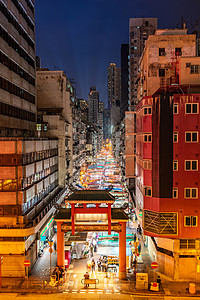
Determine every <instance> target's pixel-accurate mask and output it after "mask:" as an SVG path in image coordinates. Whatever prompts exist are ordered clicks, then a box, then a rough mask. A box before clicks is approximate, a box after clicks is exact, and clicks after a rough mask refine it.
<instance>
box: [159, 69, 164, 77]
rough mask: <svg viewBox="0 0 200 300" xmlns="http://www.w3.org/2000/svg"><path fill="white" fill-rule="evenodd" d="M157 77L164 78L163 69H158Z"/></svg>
mask: <svg viewBox="0 0 200 300" xmlns="http://www.w3.org/2000/svg"><path fill="white" fill-rule="evenodd" d="M159 77H165V69H159Z"/></svg>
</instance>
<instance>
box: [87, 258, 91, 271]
mask: <svg viewBox="0 0 200 300" xmlns="http://www.w3.org/2000/svg"><path fill="white" fill-rule="evenodd" d="M87 269H88V271H90V270H91V261H90V260H89V259H88V261H87Z"/></svg>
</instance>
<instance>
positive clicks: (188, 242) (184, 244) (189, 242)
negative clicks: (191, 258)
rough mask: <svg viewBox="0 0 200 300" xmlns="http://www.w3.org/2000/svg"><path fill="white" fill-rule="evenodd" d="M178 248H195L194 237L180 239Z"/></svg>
mask: <svg viewBox="0 0 200 300" xmlns="http://www.w3.org/2000/svg"><path fill="white" fill-rule="evenodd" d="M180 249H195V239H180Z"/></svg>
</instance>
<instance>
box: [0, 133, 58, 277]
mask: <svg viewBox="0 0 200 300" xmlns="http://www.w3.org/2000/svg"><path fill="white" fill-rule="evenodd" d="M0 149H1V153H0V174H1V177H0V254H1V256H3V264H2V266H1V269H2V276H5V277H7V276H8V277H24V276H25V267H24V260H30V262H31V266H32V265H33V264H34V262H35V260H36V259H37V257H38V253H39V249H40V247H41V244H40V242H41V240H40V239H41V236H42V231H43V229H44V226H46V224H47V222H49V220H50V219H51V218H52V215H53V213H54V212H55V208H54V207H53V206H54V204H56V203H60V202H61V200H62V197H61V198H60V196H61V195H64V194H63V193H64V189H62V188H61V187H59V182H58V176H59V174H58V141H57V140H56V139H40V138H38V139H36V138H34V139H33V138H32V139H30V138H29V139H22V138H1V139H0Z"/></svg>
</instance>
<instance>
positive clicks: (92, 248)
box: [90, 244, 94, 257]
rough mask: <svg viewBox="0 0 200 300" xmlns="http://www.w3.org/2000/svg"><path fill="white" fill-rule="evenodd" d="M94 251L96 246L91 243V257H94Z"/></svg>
mask: <svg viewBox="0 0 200 300" xmlns="http://www.w3.org/2000/svg"><path fill="white" fill-rule="evenodd" d="M93 251H94V247H93V245H92V244H91V245H90V253H91V257H93Z"/></svg>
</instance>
